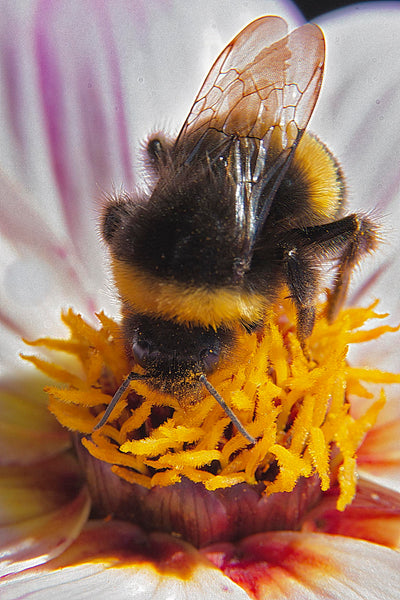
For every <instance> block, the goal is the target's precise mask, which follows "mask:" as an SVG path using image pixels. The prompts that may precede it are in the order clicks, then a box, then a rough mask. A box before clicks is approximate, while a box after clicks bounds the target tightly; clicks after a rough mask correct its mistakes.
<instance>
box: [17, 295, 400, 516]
mask: <svg viewBox="0 0 400 600" xmlns="http://www.w3.org/2000/svg"><path fill="white" fill-rule="evenodd" d="M375 306H376V303H375V304H374V305H372V306H370V307H369V308H351V309H347V310H343V311H342V312H341V313H340V315H339V317H338V318H337V320H336V321H335V322H334V323H331V324H330V323H328V322H327V320H326V318H325V316H324V315H325V306H324V305H323V306H321V307H320V308H319V311H318V313H319V314H318V317H317V320H316V324H315V327H314V330H313V333H312V335H311V337H310V338H309V340H308V348H307V351H306V352H304V351H303V349H302V348H301V346H300V343H299V341H298V339H297V336H296V333H295V315H294V313H293V309H292V307H291V305H290V303H289V302H284V303H283V304H280V305H279V306H277V307H276V308H275V310H274V315H273V316H272V318H271V319H270V320H269V321H268V323H267V325H265V327H264V329H263V330H262V331H261V332H257V333H253V334H248V333H246V332H245V331H243V332H238V334H237V344H236V350H235V356H232V357H230V359H229V361H226V363H225V364H223V365H222V366H221V367H220V368H218V369H217V370H216V372H215V373H214V374H213V375H211V376H210V378H209V379H210V382H211V384H212V386H213V387H214V388H215V389H216V390H218V393H219V394H220V395H221V396H222V397H223V398H224V400H225V402H226V403H227V405H228V406H229V407H230V408H231V410H232V411H233V412H234V414H235V415H236V416H237V418H238V419H239V420H240V422H241V423H242V424H243V426H244V428H245V429H246V431H248V432H249V434H250V435H251V436H252V437H253V438H254V439H255V440H256V443H255V444H250V443H249V442H248V440H247V439H246V438H245V437H244V436H243V435H241V433H240V432H238V431H237V430H236V428H235V427H233V425H232V423H231V421H230V419H229V418H228V416H227V415H226V413H225V412H224V411H223V410H222V408H221V407H220V406H219V405H218V404H217V402H216V400H215V398H214V397H212V396H211V395H208V394H207V393H206V391H204V396H201V397H200V398H199V399H198V400H197V401H196V402H193V399H191V398H188V399H187V401H182V400H181V399H180V400H179V401H178V400H177V399H176V398H174V397H171V396H168V395H165V394H163V393H161V392H159V391H155V390H154V389H151V388H150V387H148V386H147V384H146V383H145V381H131V382H130V383H129V385H128V386H127V389H126V391H125V392H124V393H123V394H122V396H121V398H120V400H119V401H118V403H117V404H116V406H115V408H114V410H113V411H112V413H111V415H110V418H109V420H108V422H107V423H106V424H105V425H104V426H103V427H101V428H100V429H99V430H96V431H95V426H96V424H97V423H98V421H99V419H100V418H101V416H102V415H103V414H104V411H105V410H106V408H107V406H108V405H109V403H110V402H111V399H112V397H113V396H114V394H115V392H116V391H117V389H118V388H119V386H120V385H121V383H122V381H124V379H125V378H126V376H127V374H128V373H129V372H130V366H131V365H130V364H129V361H128V358H127V355H126V353H125V348H124V343H123V340H122V335H121V331H120V328H119V326H118V324H117V323H115V322H114V321H113V320H111V319H109V318H108V317H106V316H105V315H104V314H103V313H100V314H98V315H97V318H98V320H99V323H100V327H99V328H94V327H92V326H91V325H89V324H87V323H86V322H85V321H84V320H83V319H82V317H81V316H80V315H77V314H75V313H74V312H73V311H72V310H71V309H70V310H69V311H68V312H67V313H65V314H63V315H62V320H63V322H64V323H65V324H66V325H67V327H68V328H69V330H70V332H71V335H70V338H69V339H68V340H58V339H57V340H56V339H50V338H42V339H39V340H36V341H35V342H29V343H30V344H31V345H33V346H42V347H44V348H46V349H47V350H56V351H61V352H63V353H67V355H69V357H72V358H73V364H72V366H71V360H69V366H68V367H61V366H57V365H55V364H54V363H50V362H47V361H44V360H42V359H39V358H37V357H35V356H29V357H24V358H27V359H28V360H30V361H31V362H32V363H34V364H35V365H36V366H37V367H38V368H39V369H41V370H42V371H44V372H45V373H46V374H47V375H49V376H50V377H52V378H53V379H56V380H57V381H60V382H62V383H64V384H66V385H64V387H56V386H51V387H48V388H47V392H48V394H49V408H50V410H51V412H52V413H53V414H54V415H55V416H56V418H57V419H58V420H59V422H60V423H61V424H62V425H64V426H65V427H68V428H69V429H70V430H72V431H74V432H78V433H79V434H80V436H79V437H80V441H81V443H82V445H83V446H84V447H85V448H86V449H87V451H88V452H89V453H90V454H91V455H92V456H93V457H95V458H97V459H99V460H101V461H104V462H105V463H108V464H110V465H112V467H111V469H112V471H113V473H114V474H116V475H118V476H119V477H120V478H122V479H123V480H125V481H126V482H129V483H130V484H139V485H141V486H144V487H145V488H148V489H150V488H153V487H155V486H161V487H164V486H171V485H173V484H176V483H178V482H181V481H182V480H183V479H184V478H186V479H189V480H191V481H192V482H195V483H201V484H202V485H203V486H204V487H205V488H206V490H209V491H211V490H217V489H220V488H230V487H232V486H234V485H236V484H243V483H247V484H250V485H257V486H258V487H260V485H261V487H262V494H263V495H272V494H275V493H277V492H291V491H292V490H293V489H294V488H295V486H296V483H297V482H298V481H299V480H300V479H302V478H311V477H313V478H314V479H315V478H316V477H317V478H318V479H319V483H320V487H321V490H323V491H325V490H327V489H328V488H329V487H330V485H331V484H332V482H335V483H336V482H338V483H339V489H340V494H339V497H338V502H337V508H338V509H339V510H343V509H344V508H345V507H346V506H347V505H348V504H349V503H350V502H351V501H352V499H353V496H354V494H355V486H356V452H357V449H358V447H359V446H360V444H361V442H362V440H363V437H364V436H365V434H366V432H367V431H368V430H369V429H370V428H371V427H372V426H373V424H374V423H375V420H376V417H377V415H378V413H379V411H380V410H381V408H382V407H383V405H384V403H385V394H384V391H383V390H381V391H380V394H379V396H378V397H377V398H376V399H373V396H372V394H371V393H370V392H369V391H368V390H367V389H366V387H365V386H364V382H373V383H382V384H389V383H396V382H400V376H398V375H393V374H391V373H385V372H382V371H378V370H375V369H367V368H353V367H351V366H349V364H348V362H347V353H348V347H349V345H350V344H357V343H361V342H364V341H369V340H371V339H373V338H376V337H378V336H380V335H382V334H383V333H386V332H389V331H394V330H396V329H395V328H392V327H390V326H381V327H376V328H371V329H366V327H365V325H366V323H367V322H368V321H369V320H371V319H376V318H382V316H385V315H378V314H376V313H375V311H374V309H375ZM64 356H65V354H64ZM135 370H136V367H135ZM139 372H140V369H139ZM353 396H359V397H361V398H364V399H370V402H369V407H368V408H367V410H366V411H365V413H364V414H363V415H362V416H361V417H358V418H357V419H356V418H355V417H354V416H353V415H352V413H351V404H350V400H351V398H352V397H353Z"/></svg>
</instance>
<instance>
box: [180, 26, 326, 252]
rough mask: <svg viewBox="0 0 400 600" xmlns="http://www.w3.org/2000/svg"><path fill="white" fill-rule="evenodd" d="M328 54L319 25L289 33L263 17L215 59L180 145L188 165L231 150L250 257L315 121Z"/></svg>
mask: <svg viewBox="0 0 400 600" xmlns="http://www.w3.org/2000/svg"><path fill="white" fill-rule="evenodd" d="M324 57H325V44H324V37H323V33H322V31H321V30H320V28H319V27H318V26H317V25H312V24H307V25H303V26H302V27H299V28H298V29H295V30H294V31H292V32H291V33H290V34H289V35H287V25H286V22H285V21H284V20H283V19H281V18H280V17H261V18H260V19H257V20H256V21H254V22H252V23H250V24H249V25H248V26H247V27H245V29H243V30H242V31H241V32H240V33H239V34H238V35H237V36H236V37H235V38H234V39H233V40H232V41H231V42H230V44H228V46H227V47H226V48H225V50H223V52H222V53H221V54H220V56H219V57H218V58H217V60H216V62H215V63H214V65H213V67H212V68H211V71H210V72H209V74H208V76H207V78H206V80H205V82H204V84H203V86H202V88H201V90H200V92H199V94H198V96H197V98H196V100H195V102H194V104H193V106H192V108H191V110H190V113H189V116H188V118H187V119H186V121H185V123H184V125H183V127H182V129H181V132H180V133H179V136H178V138H177V140H176V143H175V148H176V151H177V153H179V156H180V160H182V161H183V162H185V163H186V164H189V163H190V162H191V160H193V158H195V157H198V156H199V155H202V154H204V155H207V156H208V157H211V158H212V157H213V154H215V153H218V151H219V148H225V150H226V148H227V147H228V146H229V147H230V149H231V150H230V151H231V154H230V157H231V158H230V161H229V162H230V164H231V170H232V174H233V177H234V179H235V183H236V186H237V191H236V194H235V202H236V203H238V204H240V205H241V206H237V207H236V214H237V215H238V219H240V222H238V223H237V225H238V231H240V232H241V236H242V237H244V238H245V239H244V246H243V252H244V254H248V255H249V254H250V252H251V248H252V247H253V244H254V240H255V238H256V235H257V233H258V232H259V231H260V229H261V227H262V225H263V223H264V221H265V218H266V216H267V214H268V212H269V208H270V206H271V203H272V201H273V196H274V194H275V191H276V188H277V187H278V185H279V183H280V181H281V180H282V177H283V175H284V173H285V172H286V169H287V167H288V164H289V162H290V158H291V155H292V154H293V151H294V149H295V147H296V145H297V143H298V141H299V139H300V137H301V135H302V133H303V131H304V129H305V128H306V126H307V123H308V121H309V119H310V117H311V114H312V112H313V109H314V106H315V103H316V101H317V98H318V95H319V90H320V86H321V82H322V74H323V66H324ZM216 132H219V135H216ZM210 140H211V141H210ZM210 144H211V147H210ZM212 145H214V148H213V147H212ZM272 146H273V148H272ZM233 147H234V150H232V148H233ZM270 148H272V149H273V162H274V164H271V152H269V151H270ZM232 157H233V158H232ZM267 165H268V166H267Z"/></svg>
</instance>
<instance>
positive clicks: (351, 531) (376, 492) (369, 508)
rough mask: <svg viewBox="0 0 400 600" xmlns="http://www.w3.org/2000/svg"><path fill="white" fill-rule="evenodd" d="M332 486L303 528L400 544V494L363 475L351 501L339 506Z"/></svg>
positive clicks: (395, 544)
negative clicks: (340, 509) (340, 508)
mask: <svg viewBox="0 0 400 600" xmlns="http://www.w3.org/2000/svg"><path fill="white" fill-rule="evenodd" d="M336 501H337V493H335V490H332V491H331V492H329V493H328V494H326V495H325V498H324V499H323V500H322V501H321V502H320V503H319V504H318V505H317V506H316V507H315V509H314V510H312V511H311V512H310V513H309V514H308V515H307V518H306V519H305V520H304V522H303V526H302V530H303V531H318V532H322V533H330V534H336V535H344V536H346V537H351V538H360V539H363V540H367V541H370V542H374V543H375V544H381V545H383V546H388V547H390V548H397V549H399V548H400V494H399V493H396V492H394V491H392V490H389V489H386V488H383V487H379V486H378V485H376V484H372V483H369V482H367V481H364V480H362V479H360V481H359V484H358V487H357V494H356V497H355V498H354V500H353V502H352V504H351V505H350V506H348V507H347V508H346V509H345V510H344V511H343V512H340V511H338V510H337V509H336Z"/></svg>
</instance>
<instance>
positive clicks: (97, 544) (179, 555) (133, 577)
mask: <svg viewBox="0 0 400 600" xmlns="http://www.w3.org/2000/svg"><path fill="white" fill-rule="evenodd" d="M0 595H1V598H2V600H17V599H22V598H29V599H31V600H34V599H37V600H43V599H44V600H45V599H47V598H53V597H54V595H55V596H56V597H57V598H60V599H64V598H65V599H66V600H82V599H83V598H97V599H98V600H101V599H103V598H104V599H107V600H108V599H109V598H119V599H120V600H197V599H198V600H203V599H204V598H213V599H214V598H215V600H228V599H229V600H248V598H249V596H248V594H247V593H246V592H245V591H244V590H243V589H241V588H240V587H239V586H238V585H236V584H235V583H233V582H232V581H231V580H229V579H228V578H227V577H225V576H224V575H223V574H222V573H221V572H220V571H219V569H217V568H215V567H214V566H213V565H212V564H211V563H209V562H208V561H207V560H205V559H204V557H203V556H202V555H201V554H199V553H198V552H197V551H196V550H195V549H194V548H192V547H190V546H188V544H185V543H183V542H180V541H179V540H178V539H175V540H174V538H171V537H170V536H167V535H163V534H149V535H148V536H146V534H143V533H142V532H141V531H140V530H139V529H138V528H137V527H135V526H133V525H129V524H127V523H126V524H124V523H118V522H110V523H101V522H98V523H97V524H96V523H93V524H92V525H90V526H88V528H87V529H86V532H83V533H82V534H81V536H80V538H79V539H78V540H77V541H76V542H75V543H74V544H73V545H72V546H71V547H70V549H69V550H68V551H67V552H66V553H65V554H64V555H62V556H60V557H59V558H58V559H55V560H53V561H51V562H50V563H48V564H47V565H45V566H43V567H37V568H33V569H29V570H27V571H23V572H21V573H19V574H16V575H14V576H10V577H5V578H3V580H2V581H1V582H0Z"/></svg>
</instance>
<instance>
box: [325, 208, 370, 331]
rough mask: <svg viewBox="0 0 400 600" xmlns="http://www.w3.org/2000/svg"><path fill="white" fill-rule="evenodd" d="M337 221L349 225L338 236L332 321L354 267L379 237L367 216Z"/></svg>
mask: <svg viewBox="0 0 400 600" xmlns="http://www.w3.org/2000/svg"><path fill="white" fill-rule="evenodd" d="M337 223H338V224H339V225H344V226H345V228H346V227H347V231H345V233H344V234H342V233H341V232H339V234H338V238H337V240H338V242H337V243H338V248H337V249H336V250H339V256H338V269H337V275H336V280H335V284H334V287H333V289H332V291H331V293H330V295H329V299H328V320H329V321H331V322H332V321H333V320H334V319H335V317H336V316H337V313H338V312H339V310H340V308H341V307H342V306H343V304H344V301H345V299H346V294H347V289H348V287H349V283H350V277H351V273H352V270H353V268H354V267H355V266H356V265H357V263H358V261H359V260H360V259H361V258H362V256H363V255H364V254H367V253H368V252H372V251H373V250H374V249H375V248H376V245H377V239H378V238H377V230H378V228H377V226H376V225H375V224H374V223H373V222H372V221H371V220H370V219H368V218H367V217H363V216H359V215H356V214H353V215H349V216H348V217H344V218H343V219H341V220H340V221H337ZM332 225H334V223H333V224H332ZM346 237H347V239H346ZM335 241H336V240H335ZM334 254H335V253H334ZM335 257H336V256H335Z"/></svg>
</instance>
